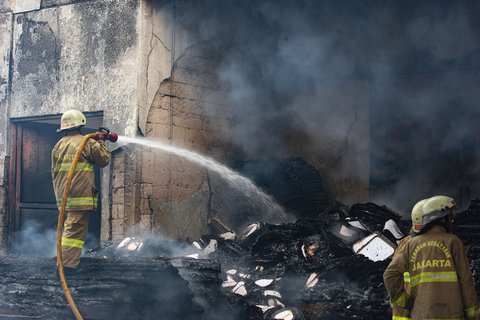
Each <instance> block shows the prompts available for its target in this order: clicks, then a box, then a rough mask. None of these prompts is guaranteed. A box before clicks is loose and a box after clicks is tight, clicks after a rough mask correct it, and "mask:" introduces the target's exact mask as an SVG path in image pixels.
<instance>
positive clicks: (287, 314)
mask: <svg viewBox="0 0 480 320" xmlns="http://www.w3.org/2000/svg"><path fill="white" fill-rule="evenodd" d="M273 318H274V319H281V320H293V318H295V316H294V315H293V312H292V310H290V309H287V310H281V311H279V312H278V313H276V314H275V316H274V317H273Z"/></svg>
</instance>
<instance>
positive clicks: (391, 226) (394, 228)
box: [383, 219, 405, 241]
mask: <svg viewBox="0 0 480 320" xmlns="http://www.w3.org/2000/svg"><path fill="white" fill-rule="evenodd" d="M385 230H388V231H390V233H391V234H392V235H393V236H394V237H395V239H396V240H397V241H400V240H401V239H403V237H405V235H404V234H403V233H402V231H400V228H399V227H398V225H397V223H396V222H395V221H393V219H390V220H388V221H387V222H385V225H384V226H383V231H385Z"/></svg>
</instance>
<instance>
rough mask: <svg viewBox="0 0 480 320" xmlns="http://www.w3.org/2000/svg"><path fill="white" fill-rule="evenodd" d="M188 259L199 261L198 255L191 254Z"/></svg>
mask: <svg viewBox="0 0 480 320" xmlns="http://www.w3.org/2000/svg"><path fill="white" fill-rule="evenodd" d="M187 258H193V259H198V253H194V254H189V255H188V256H187Z"/></svg>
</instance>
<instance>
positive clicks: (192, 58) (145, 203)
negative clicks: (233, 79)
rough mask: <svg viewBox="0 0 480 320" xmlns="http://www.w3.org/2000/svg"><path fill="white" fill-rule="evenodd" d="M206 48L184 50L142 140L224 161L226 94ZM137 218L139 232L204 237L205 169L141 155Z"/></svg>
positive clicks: (227, 142) (227, 145)
mask: <svg viewBox="0 0 480 320" xmlns="http://www.w3.org/2000/svg"><path fill="white" fill-rule="evenodd" d="M217 54H218V53H217V52H216V51H215V48H213V47H211V46H209V45H207V44H199V45H195V46H192V47H191V48H188V49H187V50H185V51H184V52H183V54H182V55H181V57H180V58H179V59H178V60H177V61H175V65H174V68H173V74H172V78H171V79H168V80H166V81H164V82H163V83H162V84H161V85H160V86H159V88H158V91H157V93H156V95H155V99H154V101H153V104H152V106H151V108H150V111H149V114H148V118H147V125H146V132H145V133H146V137H148V138H151V139H158V140H160V141H163V142H166V143H168V144H171V145H173V146H176V147H180V148H185V149H188V150H192V151H195V152H198V153H200V154H205V155H208V156H210V157H213V158H215V159H216V160H218V161H220V162H225V161H227V160H228V158H229V155H228V153H229V152H230V132H229V130H228V126H221V124H222V123H227V122H228V121H229V114H228V110H229V108H228V106H227V105H225V103H224V100H223V99H224V97H225V92H224V90H225V88H222V84H221V83H220V82H219V80H218V78H217V76H216V74H215V70H216V68H217V65H216V62H215V59H214V57H215V56H216V55H217ZM142 163H143V165H142V176H141V181H142V182H141V183H142V186H141V199H140V212H141V219H140V220H141V223H140V226H141V228H142V230H145V231H148V230H154V231H155V232H158V233H160V234H162V235H165V236H168V237H173V238H177V237H181V238H185V237H199V236H200V235H202V234H204V233H206V232H208V223H209V219H210V213H211V208H209V205H210V201H209V199H210V196H211V192H212V190H211V189H210V184H209V183H208V176H207V175H208V173H207V170H206V168H204V167H200V166H199V165H198V164H195V163H193V162H191V161H190V160H186V159H184V158H180V157H178V156H175V155H169V154H166V153H164V152H162V151H156V150H149V151H145V152H144V153H143V162H142Z"/></svg>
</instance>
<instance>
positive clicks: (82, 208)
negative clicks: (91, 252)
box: [52, 110, 110, 273]
mask: <svg viewBox="0 0 480 320" xmlns="http://www.w3.org/2000/svg"><path fill="white" fill-rule="evenodd" d="M85 124H86V118H85V116H84V114H83V113H82V112H80V111H78V110H68V111H65V113H63V115H62V118H61V123H60V129H58V130H57V132H65V136H64V137H63V138H61V139H60V140H59V141H58V142H57V144H56V145H55V147H54V148H53V150H52V180H53V189H54V192H55V197H56V199H57V206H58V208H60V206H61V203H62V195H63V191H64V188H65V184H66V181H67V176H68V172H69V170H70V166H71V164H72V160H73V158H74V156H75V153H76V151H77V148H78V146H79V144H80V142H81V141H82V139H83V135H82V134H81V133H80V130H81V128H82V127H83V126H85ZM109 162H110V152H109V151H108V149H107V147H106V145H105V142H104V141H102V140H98V141H96V140H94V139H89V140H88V141H87V143H86V145H85V148H84V150H83V152H82V155H81V157H80V160H79V162H78V164H77V168H76V170H75V174H74V177H73V180H72V184H71V189H70V193H69V197H68V199H67V205H66V208H65V214H66V218H65V222H64V229H63V235H62V257H63V260H62V261H63V265H64V269H65V272H66V273H72V272H74V271H75V270H76V269H77V268H78V265H79V264H80V255H81V253H82V249H83V244H84V241H85V238H86V236H87V232H88V221H89V218H90V214H91V213H93V212H95V211H96V209H97V202H98V199H97V194H98V191H97V190H96V189H95V177H94V167H93V166H94V165H98V166H100V167H105V166H106V165H108V163H109Z"/></svg>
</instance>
